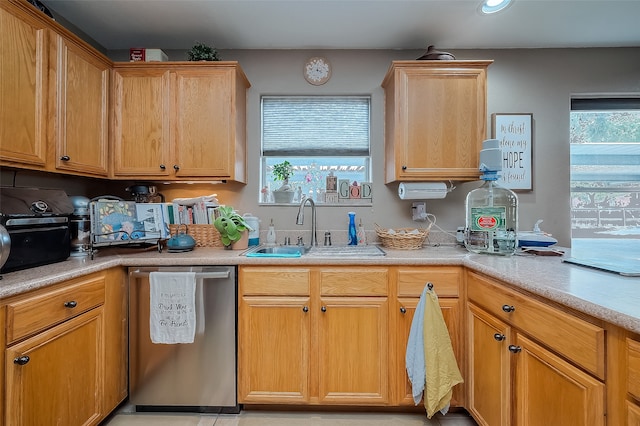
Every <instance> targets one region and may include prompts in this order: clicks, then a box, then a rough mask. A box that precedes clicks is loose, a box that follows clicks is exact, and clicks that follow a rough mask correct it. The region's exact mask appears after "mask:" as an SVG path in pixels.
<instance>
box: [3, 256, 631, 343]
mask: <svg viewBox="0 0 640 426" xmlns="http://www.w3.org/2000/svg"><path fill="white" fill-rule="evenodd" d="M385 251H386V252H387V255H386V256H384V257H369V258H357V259H354V258H327V257H311V256H308V257H305V256H302V257H300V258H247V257H244V256H240V253H242V252H239V251H234V250H224V249H221V248H196V249H195V250H193V251H191V252H187V253H167V252H162V253H158V252H157V251H156V250H155V249H149V250H146V251H143V250H141V249H123V248H107V249H102V250H101V251H100V252H99V253H98V254H97V256H96V257H95V259H94V260H91V259H89V258H69V259H68V260H66V261H64V262H59V263H54V264H51V265H47V266H41V267H37V268H32V269H28V270H24V271H17V272H12V273H8V274H4V276H3V279H2V280H0V298H7V297H9V296H13V295H16V294H19V293H23V292H25V291H29V290H33V289H36V288H40V287H45V286H47V285H51V284H54V283H57V282H60V281H63V280H68V279H71V278H75V277H78V276H82V275H85V274H87V273H91V272H96V271H100V270H103V269H107V268H110V267H114V266H191V265H354V264H358V265H363V264H366V265H415V266H418V265H463V266H465V267H467V268H470V269H472V270H475V271H478V272H481V273H484V274H487V275H489V276H492V277H495V278H497V279H499V280H501V281H504V282H506V283H508V284H511V285H512V286H513V287H515V288H520V289H523V290H526V291H528V292H530V293H533V294H537V295H540V296H543V297H545V298H547V299H549V300H552V301H555V302H558V303H561V304H563V305H566V306H568V307H570V308H573V309H575V310H578V311H581V312H584V313H585V314H588V315H591V316H593V317H595V318H599V319H602V320H604V321H607V322H610V323H612V324H615V325H618V326H620V327H623V328H626V329H628V330H630V331H633V332H635V333H640V278H633V277H623V276H620V275H617V274H613V273H609V272H601V271H598V270H594V269H590V268H585V267H582V266H576V265H570V264H567V263H562V261H561V257H552V256H511V257H503V256H490V255H479V254H472V253H469V252H468V251H467V250H465V249H464V248H462V247H459V246H439V247H426V248H423V249H421V250H390V249H385Z"/></svg>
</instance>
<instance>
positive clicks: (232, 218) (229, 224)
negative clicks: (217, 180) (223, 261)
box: [213, 206, 253, 249]
mask: <svg viewBox="0 0 640 426" xmlns="http://www.w3.org/2000/svg"><path fill="white" fill-rule="evenodd" d="M213 226H215V227H216V229H217V230H218V232H220V240H221V241H222V244H223V245H224V246H225V247H227V248H229V247H231V248H235V249H243V248H247V245H246V244H245V246H244V247H240V246H236V245H235V244H234V243H236V242H238V241H240V240H241V239H242V238H244V239H245V240H246V241H247V242H248V237H249V236H248V231H252V230H253V228H251V227H250V226H249V224H247V222H246V221H245V219H244V217H242V216H240V215H239V214H238V213H236V211H235V210H234V209H233V207H231V206H220V207H218V217H217V218H216V220H214V221H213Z"/></svg>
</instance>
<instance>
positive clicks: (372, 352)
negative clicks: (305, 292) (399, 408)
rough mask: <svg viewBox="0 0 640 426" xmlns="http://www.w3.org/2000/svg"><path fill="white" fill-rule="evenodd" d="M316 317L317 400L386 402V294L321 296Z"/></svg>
mask: <svg viewBox="0 0 640 426" xmlns="http://www.w3.org/2000/svg"><path fill="white" fill-rule="evenodd" d="M316 309H319V310H320V312H319V320H318V351H317V353H318V362H319V365H318V371H319V378H318V386H319V401H320V402H321V403H323V404H378V405H380V404H388V403H389V385H388V377H389V361H388V346H389V340H388V322H387V317H388V302H387V298H386V297H326V298H323V299H321V307H317V308H316Z"/></svg>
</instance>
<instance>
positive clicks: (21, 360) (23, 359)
mask: <svg viewBox="0 0 640 426" xmlns="http://www.w3.org/2000/svg"><path fill="white" fill-rule="evenodd" d="M29 360H31V358H29V357H28V356H27V355H22V356H18V357H15V358H14V359H13V363H14V364H18V365H25V364H26V363H28V362H29Z"/></svg>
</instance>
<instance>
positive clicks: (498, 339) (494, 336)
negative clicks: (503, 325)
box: [493, 333, 505, 342]
mask: <svg viewBox="0 0 640 426" xmlns="http://www.w3.org/2000/svg"><path fill="white" fill-rule="evenodd" d="M493 338H494V339H496V340H497V341H498V342H502V341H503V340H504V339H505V336H504V334H500V333H496V334H494V335H493Z"/></svg>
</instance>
